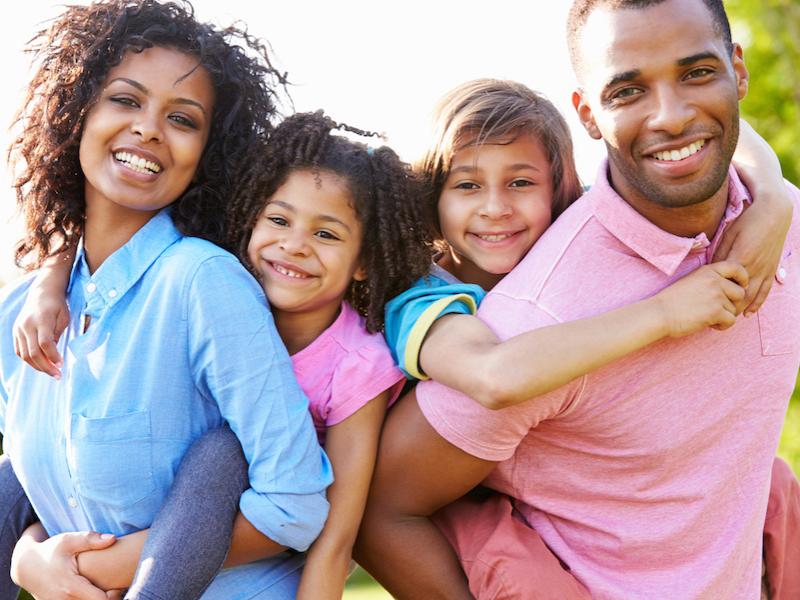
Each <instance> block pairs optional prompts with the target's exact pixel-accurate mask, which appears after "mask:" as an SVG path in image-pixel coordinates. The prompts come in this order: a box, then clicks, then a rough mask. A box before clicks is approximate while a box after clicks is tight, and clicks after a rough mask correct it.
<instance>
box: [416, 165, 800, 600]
mask: <svg viewBox="0 0 800 600" xmlns="http://www.w3.org/2000/svg"><path fill="white" fill-rule="evenodd" d="M791 193H792V194H793V197H794V198H795V201H796V202H798V203H800V192H798V190H797V189H796V188H791ZM745 199H746V190H745V189H744V187H743V185H742V184H741V182H740V180H739V178H738V177H737V175H736V174H735V172H733V171H732V170H731V175H730V192H729V204H728V208H727V212H726V215H725V218H724V219H723V223H722V224H721V226H720V231H719V232H718V233H717V235H716V236H715V238H714V240H713V242H712V243H709V241H708V239H707V238H706V237H705V235H704V234H700V235H699V236H698V237H697V238H694V239H691V238H681V237H676V236H673V235H671V234H669V233H667V232H665V231H663V230H661V229H659V228H657V227H656V226H655V225H653V224H652V223H650V222H649V221H647V220H645V219H644V218H643V217H642V216H640V215H639V214H638V213H637V212H635V211H634V210H633V209H632V208H631V207H630V206H629V205H628V204H627V203H626V202H624V201H623V200H622V198H620V197H619V196H618V195H617V194H616V193H615V192H614V191H613V190H612V189H611V187H610V185H609V183H608V180H607V176H606V165H604V166H603V167H602V168H601V170H600V173H599V176H598V180H597V182H596V184H595V185H594V186H593V187H592V188H591V190H590V191H589V192H588V193H587V194H585V195H584V196H583V197H582V198H581V199H580V200H578V201H577V202H576V203H575V204H574V205H573V206H572V207H571V208H570V209H569V210H568V211H567V212H566V213H565V214H564V215H563V216H562V217H561V218H560V219H559V220H558V221H557V222H556V223H555V224H554V225H553V226H552V227H551V228H550V230H549V231H547V233H546V234H545V235H544V236H543V237H542V238H541V240H539V241H538V242H537V244H536V246H535V248H534V249H533V250H532V251H531V252H530V253H529V254H528V256H527V257H526V258H525V259H524V260H523V261H522V262H521V263H520V264H519V266H517V268H516V269H514V271H513V272H512V273H511V274H509V275H508V276H507V277H506V278H505V279H504V280H503V281H501V282H500V284H498V285H497V287H495V289H494V290H493V291H492V292H491V293H490V294H489V295H488V296H487V297H486V299H485V300H484V301H483V303H482V304H481V306H480V310H479V312H478V315H479V316H480V317H481V318H482V319H484V320H485V321H486V322H487V323H488V324H489V325H490V326H491V327H492V329H493V330H494V331H495V332H496V333H497V335H498V336H499V337H500V338H501V339H507V338H509V337H511V336H513V335H516V334H518V333H521V332H524V331H527V330H531V329H535V328H538V327H542V326H546V325H551V324H554V323H560V322H564V321H571V320H575V319H579V318H581V317H587V316H591V315H595V314H598V313H601V312H604V311H608V310H610V309H613V308H616V307H619V306H622V305H624V304H629V303H631V302H634V301H636V300H640V299H643V298H646V297H648V296H651V295H653V294H654V293H655V292H657V291H659V290H661V289H662V288H664V287H665V286H667V285H668V284H670V283H671V282H673V281H675V280H676V279H678V278H679V277H681V276H682V275H685V274H687V273H689V272H690V271H692V270H694V269H696V268H697V267H698V266H700V265H702V264H705V263H707V262H708V260H709V257H710V256H712V254H713V250H714V248H715V247H716V243H717V241H718V240H719V239H720V238H721V235H720V234H721V232H722V230H724V228H725V225H726V224H727V223H729V222H730V221H731V220H733V219H735V218H736V216H738V215H739V214H740V213H741V211H742V209H743V206H744V201H745ZM798 250H800V207H796V208H795V211H794V223H793V224H792V228H791V231H790V233H789V237H788V239H787V242H786V245H785V248H784V258H783V261H782V264H781V266H780V269H779V271H778V274H777V276H776V281H775V282H774V285H773V287H772V292H771V294H770V296H769V298H768V299H767V301H766V303H765V304H764V306H763V307H762V308H761V310H760V311H759V312H758V313H757V316H753V317H750V318H744V317H741V318H739V319H738V322H737V323H736V325H735V326H734V327H732V328H730V329H729V330H727V331H724V332H719V331H714V330H711V329H708V330H705V331H701V332H699V333H696V334H694V335H691V336H689V337H686V338H682V339H664V340H662V341H660V342H658V343H656V344H653V345H651V346H650V347H648V348H645V349H643V350H641V351H639V352H636V353H634V354H631V355H629V356H628V357H626V358H624V359H621V360H619V361H616V362H615V363H613V364H612V365H609V366H607V367H605V368H603V369H600V370H598V371H595V372H594V373H591V374H589V375H587V376H584V377H581V378H579V379H577V380H575V381H573V382H571V383H569V384H567V385H565V386H563V387H561V388H559V389H558V390H555V391H553V392H551V393H549V394H545V395H542V396H540V397H538V398H535V399H532V400H530V401H528V402H526V403H523V404H521V405H518V406H515V407H512V408H508V409H505V410H501V411H490V410H486V409H483V408H482V407H481V406H479V405H478V404H477V403H475V402H473V401H471V400H469V399H468V398H467V397H465V396H462V395H460V394H458V393H457V392H454V391H452V390H449V389H448V388H445V387H443V386H441V385H439V384H436V383H434V382H423V383H420V384H419V385H418V386H417V398H418V401H419V405H420V408H421V409H422V411H423V413H424V414H425V416H426V417H427V419H428V421H429V422H430V423H431V425H432V426H433V427H434V428H435V429H436V430H437V431H438V432H439V434H440V435H442V436H443V437H444V438H445V439H447V440H448V441H450V442H451V443H453V444H454V445H456V446H458V447H459V448H461V449H463V450H464V451H466V452H468V453H470V454H472V455H474V456H478V457H480V458H484V459H488V460H494V461H500V462H499V464H498V466H497V468H496V469H495V470H494V471H493V472H492V474H491V475H490V476H489V477H488V478H487V480H486V482H485V483H486V484H487V485H488V486H489V487H492V488H494V489H496V490H499V491H501V492H503V493H506V494H508V495H510V496H511V497H513V498H514V499H515V504H516V507H517V509H518V510H519V511H520V512H521V514H522V515H523V516H524V517H525V519H526V520H527V521H528V522H529V523H530V524H531V525H532V526H533V527H534V528H535V529H536V531H537V532H539V534H540V535H541V536H542V538H543V539H544V541H545V542H546V543H547V545H548V546H549V547H550V548H551V549H552V550H553V551H554V552H555V553H556V554H557V555H558V556H559V557H560V558H561V559H562V560H563V561H564V562H565V563H566V564H568V565H569V567H570V568H571V569H572V572H573V573H574V574H575V575H576V576H577V577H578V579H580V580H581V581H582V582H583V583H584V584H585V585H586V586H587V587H588V588H589V590H590V591H591V592H592V595H593V597H596V598H615V599H623V598H624V599H626V600H627V599H632V598H642V599H644V598H647V599H652V598H713V599H718V598H725V599H730V598H747V599H752V598H758V597H759V590H760V587H759V586H760V575H761V542H762V529H763V526H764V516H765V512H766V505H767V497H768V490H769V481H770V470H771V466H772V461H773V457H774V455H775V451H776V449H777V445H778V439H779V436H780V431H781V427H782V425H783V419H784V415H785V413H786V408H787V405H788V401H789V398H790V396H791V393H792V389H793V387H794V383H795V378H796V377H797V371H798V364H799V363H800V256H798Z"/></svg>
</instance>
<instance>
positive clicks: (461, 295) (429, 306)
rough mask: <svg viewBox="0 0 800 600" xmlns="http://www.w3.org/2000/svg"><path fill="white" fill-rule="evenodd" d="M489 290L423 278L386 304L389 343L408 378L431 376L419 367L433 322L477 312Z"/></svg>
mask: <svg viewBox="0 0 800 600" xmlns="http://www.w3.org/2000/svg"><path fill="white" fill-rule="evenodd" d="M485 295H486V292H484V291H483V289H481V287H480V286H477V285H473V284H468V283H457V284H453V283H447V282H446V281H444V280H442V279H439V278H438V277H434V276H427V277H423V278H422V279H420V280H419V281H417V282H416V283H415V284H414V285H413V286H412V287H411V288H410V289H408V290H406V291H405V292H403V293H402V294H400V295H399V296H397V297H395V298H393V299H392V300H390V301H389V303H388V304H387V305H386V325H385V335H386V343H387V344H388V346H389V349H390V350H391V352H392V358H394V361H395V363H396V364H397V366H398V367H399V368H400V370H401V371H403V373H404V374H405V376H406V377H407V378H408V379H428V377H427V376H426V375H425V373H423V372H422V370H421V369H420V366H419V352H420V349H421V347H422V341H423V340H424V339H425V335H426V334H427V333H428V330H429V329H430V327H431V325H433V323H434V322H435V321H436V319H438V318H439V317H441V316H443V315H446V314H453V313H458V314H467V315H471V314H475V311H477V309H478V305H479V304H480V302H481V300H483V297H484V296H485Z"/></svg>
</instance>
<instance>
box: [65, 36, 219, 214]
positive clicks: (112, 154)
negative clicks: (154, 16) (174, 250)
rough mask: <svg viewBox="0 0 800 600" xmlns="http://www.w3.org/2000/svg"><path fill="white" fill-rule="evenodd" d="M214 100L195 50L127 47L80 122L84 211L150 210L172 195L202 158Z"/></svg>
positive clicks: (187, 180)
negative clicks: (81, 129)
mask: <svg viewBox="0 0 800 600" xmlns="http://www.w3.org/2000/svg"><path fill="white" fill-rule="evenodd" d="M213 108H214V89H213V87H212V83H211V78H210V76H209V74H208V72H207V71H206V70H205V69H204V68H203V67H198V66H197V59H196V57H193V56H190V55H188V54H184V53H183V52H179V51H177V50H172V49H169V48H162V47H153V48H148V49H146V50H144V51H142V52H139V53H136V52H128V53H126V54H125V56H124V58H123V59H122V62H121V63H120V64H119V65H117V66H116V67H114V68H113V69H111V70H110V71H109V73H108V76H107V77H106V80H105V82H104V83H103V86H102V89H101V90H100V92H99V95H98V98H97V101H96V103H95V104H94V105H93V106H92V108H91V109H90V110H89V113H88V114H87V115H86V120H85V122H84V126H83V133H82V135H81V143H80V164H81V169H82V170H83V173H84V175H85V178H86V187H85V197H86V208H87V215H89V214H93V213H94V214H96V213H98V212H100V211H103V212H107V213H108V211H110V213H108V214H111V215H118V216H120V217H124V216H128V217H133V216H138V217H141V216H148V217H149V216H150V215H151V214H153V213H154V212H156V211H158V210H160V209H162V208H164V207H165V206H167V205H169V204H171V203H172V202H174V201H175V200H176V199H177V198H178V197H179V196H180V195H181V194H182V193H183V191H184V190H185V189H186V188H187V187H188V186H189V183H190V182H191V180H192V178H193V177H194V174H195V171H196V170H197V166H198V164H199V163H200V158H201V156H202V154H203V149H204V148H205V145H206V142H207V141H208V134H209V130H210V125H211V115H212V111H213ZM132 213H138V215H133V214H132Z"/></svg>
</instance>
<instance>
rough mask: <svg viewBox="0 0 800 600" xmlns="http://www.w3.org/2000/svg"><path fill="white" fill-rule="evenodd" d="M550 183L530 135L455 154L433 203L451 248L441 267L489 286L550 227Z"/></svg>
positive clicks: (545, 163) (545, 164) (546, 166)
mask: <svg viewBox="0 0 800 600" xmlns="http://www.w3.org/2000/svg"><path fill="white" fill-rule="evenodd" d="M551 181H552V177H551V174H550V165H549V163H548V161H547V158H546V156H545V153H544V150H543V149H542V146H541V144H540V143H539V141H538V140H537V139H536V138H535V137H533V136H532V135H530V134H522V135H520V136H518V137H517V138H515V139H513V140H512V141H510V142H505V141H504V140H499V141H493V142H486V143H484V144H482V145H480V146H474V145H472V146H466V147H465V148H463V149H461V150H459V151H458V152H456V154H455V156H454V157H453V161H452V164H451V166H450V172H449V174H448V177H447V180H446V181H445V184H444V187H443V189H442V193H441V195H440V197H439V205H438V209H439V222H440V224H441V228H442V234H443V236H444V238H445V240H446V241H447V243H448V244H449V245H450V247H451V248H452V252H451V255H450V256H449V257H446V259H445V262H446V264H445V265H444V266H445V267H446V268H448V269H449V270H451V271H452V272H453V274H454V275H455V276H456V277H458V278H459V279H461V280H462V281H465V282H467V283H477V284H478V285H481V286H483V287H485V288H489V287H492V285H494V283H496V282H497V281H499V279H500V278H501V277H502V276H503V275H505V274H506V273H508V272H509V271H511V269H513V268H514V267H515V266H516V265H517V263H518V262H519V261H520V260H522V257H523V256H525V254H526V253H527V252H528V250H530V248H531V246H533V244H534V242H535V241H536V240H537V239H539V236H540V235H541V234H542V233H543V232H544V230H545V229H547V227H548V226H549V225H550V214H551V198H552V193H553V189H552V183H551Z"/></svg>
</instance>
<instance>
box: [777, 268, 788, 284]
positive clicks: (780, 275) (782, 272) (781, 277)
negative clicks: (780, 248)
mask: <svg viewBox="0 0 800 600" xmlns="http://www.w3.org/2000/svg"><path fill="white" fill-rule="evenodd" d="M777 275H778V278H777V279H778V282H779V283H783V280H784V279H786V269H784V268H783V267H781V268H780V269H778V273H777Z"/></svg>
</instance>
